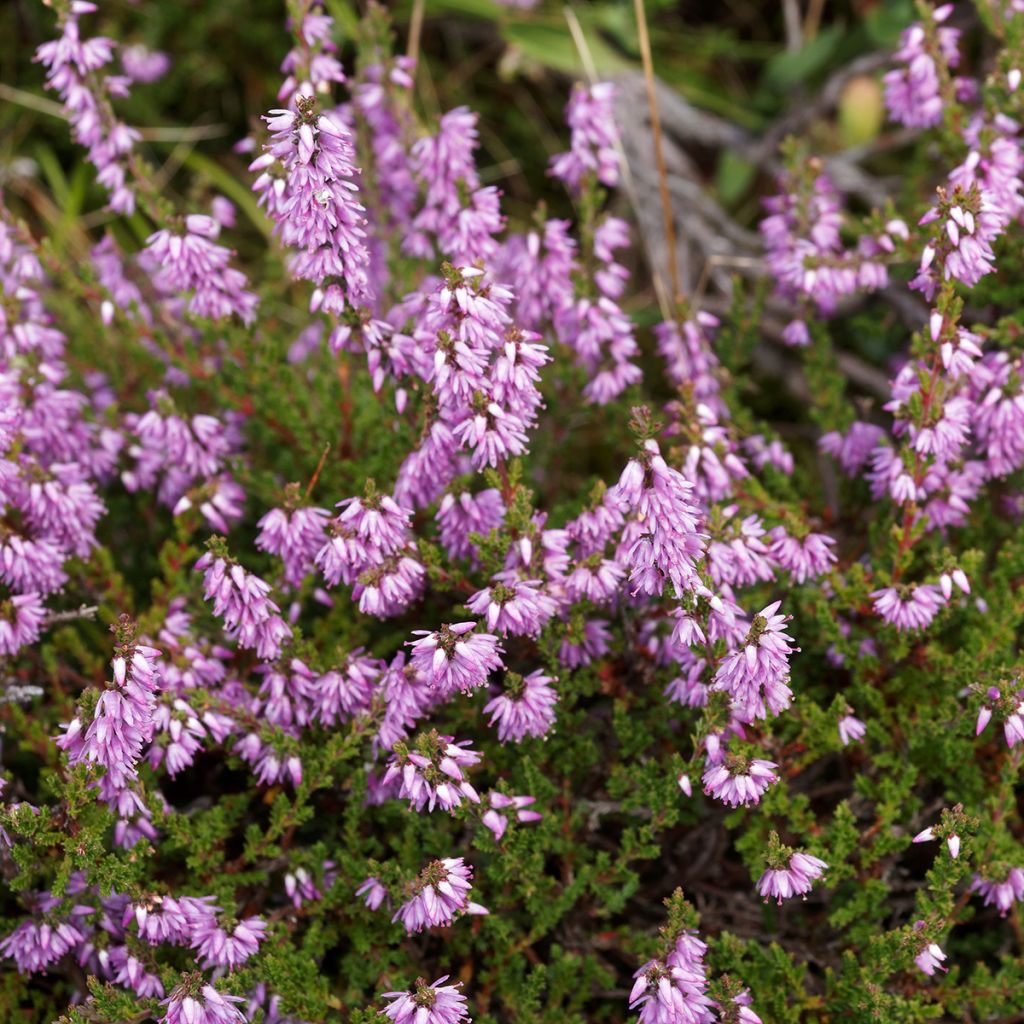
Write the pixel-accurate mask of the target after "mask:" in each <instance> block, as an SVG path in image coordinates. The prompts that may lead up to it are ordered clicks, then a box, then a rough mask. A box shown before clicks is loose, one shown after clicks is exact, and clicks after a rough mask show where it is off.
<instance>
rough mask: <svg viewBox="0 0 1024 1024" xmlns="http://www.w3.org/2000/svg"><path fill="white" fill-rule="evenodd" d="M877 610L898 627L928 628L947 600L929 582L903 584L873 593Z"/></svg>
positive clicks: (902, 628) (901, 628) (887, 620)
mask: <svg viewBox="0 0 1024 1024" xmlns="http://www.w3.org/2000/svg"><path fill="white" fill-rule="evenodd" d="M871 596H872V597H873V598H874V605H875V611H876V612H877V613H878V614H879V615H881V616H882V618H883V619H885V621H886V622H888V623H889V624H890V625H893V626H895V627H896V628H897V629H900V630H904V629H926V628H927V627H928V626H929V625H931V621H932V619H934V618H935V616H936V614H938V611H939V609H940V608H941V607H942V606H943V604H944V603H945V601H944V599H943V597H942V592H941V591H940V590H939V588H938V587H935V586H932V585H931V584H930V583H923V584H914V583H911V584H905V585H904V584H901V585H900V586H896V587H885V588H883V589H881V590H874V591H872V593H871Z"/></svg>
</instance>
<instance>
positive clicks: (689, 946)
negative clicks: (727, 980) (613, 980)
mask: <svg viewBox="0 0 1024 1024" xmlns="http://www.w3.org/2000/svg"><path fill="white" fill-rule="evenodd" d="M706 949H707V946H706V945H705V944H704V943H703V942H702V941H701V940H700V939H699V938H697V936H696V935H695V934H694V933H692V932H683V933H682V934H681V935H680V936H679V937H678V939H676V944H675V947H674V948H673V950H672V951H671V952H670V953H669V954H668V956H667V957H665V959H664V960H648V961H647V963H645V964H644V965H643V967H641V968H640V969H639V970H638V971H637V972H636V973H635V974H634V975H633V977H634V978H635V979H636V981H635V982H634V984H633V988H632V990H631V992H630V994H629V1007H630V1009H631V1010H638V1011H639V1012H638V1018H637V1019H638V1021H639V1024H712V1022H713V1021H714V1020H715V1019H716V1017H715V1014H714V1006H715V1004H714V1001H713V1000H712V999H711V998H710V997H709V996H708V994H707V986H708V979H707V968H706V966H705V964H704V953H705V951H706Z"/></svg>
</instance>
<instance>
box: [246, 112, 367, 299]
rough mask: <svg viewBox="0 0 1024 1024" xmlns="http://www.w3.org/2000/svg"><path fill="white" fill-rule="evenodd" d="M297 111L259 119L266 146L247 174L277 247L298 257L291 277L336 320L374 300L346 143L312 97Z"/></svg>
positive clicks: (345, 133)
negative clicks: (312, 287) (305, 284)
mask: <svg viewBox="0 0 1024 1024" xmlns="http://www.w3.org/2000/svg"><path fill="white" fill-rule="evenodd" d="M296 108H297V109H296V110H294V111H293V110H272V111H271V112H270V114H269V115H267V116H265V117H264V120H265V121H266V122H267V127H268V128H269V129H270V132H271V140H270V143H269V144H268V145H267V146H265V147H264V149H265V152H264V154H263V155H262V156H260V157H257V158H256V160H255V161H253V163H252V165H251V166H250V168H249V169H250V170H252V171H258V172H260V174H259V177H258V178H257V179H256V181H255V182H254V183H253V190H254V191H256V192H257V193H259V194H260V203H261V204H262V205H263V206H265V207H266V209H267V212H268V213H269V214H270V216H271V217H272V218H273V219H274V220H275V221H276V222H277V226H276V228H275V230H276V232H277V233H278V234H279V235H280V237H281V240H282V241H283V242H284V244H285V245H287V246H290V247H292V248H294V249H296V250H298V251H297V252H296V253H295V254H294V255H293V257H292V259H291V261H290V269H291V271H292V273H293V274H294V275H295V276H296V277H300V278H305V279H307V280H309V281H312V282H313V283H314V284H316V285H317V290H316V292H315V293H314V295H313V306H314V307H315V308H321V307H322V308H323V309H324V310H326V311H327V312H329V313H334V314H335V315H341V314H342V313H344V312H345V309H346V308H347V307H360V306H363V305H366V304H367V303H368V302H369V301H370V300H371V298H372V295H371V292H370V284H369V278H368V274H367V268H368V265H369V254H368V252H367V249H366V231H365V224H366V218H365V216H364V213H365V211H364V209H363V207H362V205H361V204H360V203H359V201H358V200H357V198H356V197H357V195H358V187H357V186H356V184H355V176H356V168H355V149H354V146H353V141H352V135H351V132H350V131H349V129H348V128H347V127H346V126H345V125H343V124H342V123H341V122H340V121H338V120H336V119H334V118H332V117H331V116H329V115H327V114H319V113H317V103H316V100H315V99H314V98H313V97H312V96H309V95H305V94H302V95H299V96H297V97H296Z"/></svg>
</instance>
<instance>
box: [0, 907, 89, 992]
mask: <svg viewBox="0 0 1024 1024" xmlns="http://www.w3.org/2000/svg"><path fill="white" fill-rule="evenodd" d="M33 902H34V909H35V910H36V911H37V912H38V913H39V914H40V915H45V920H42V921H40V920H35V919H31V920H25V921H22V922H21V923H20V924H19V925H18V926H17V927H16V928H15V929H14V931H12V932H11V933H10V934H9V935H7V936H6V937H5V938H4V939H3V940H0V956H3V957H10V958H12V959H13V960H14V962H15V964H16V965H17V967H18V971H19V972H20V973H21V974H36V973H38V972H40V971H45V970H46V968H47V967H48V966H49V965H50V964H53V963H56V961H58V960H59V959H60V958H61V957H62V956H64V954H65V953H68V952H75V951H77V950H78V949H79V948H80V947H81V944H82V943H84V942H85V936H86V929H85V928H84V922H81V921H76V918H80V917H82V916H83V915H85V914H90V913H92V910H93V908H92V907H87V906H76V907H75V908H73V910H72V913H71V915H70V916H69V917H66V918H53V917H51V914H52V911H53V910H54V909H55V908H56V907H57V906H58V905H59V904H60V900H58V899H56V898H55V897H53V896H51V895H50V894H49V893H46V892H44V893H39V894H38V895H36V896H35V897H34V900H33Z"/></svg>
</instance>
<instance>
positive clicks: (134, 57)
mask: <svg viewBox="0 0 1024 1024" xmlns="http://www.w3.org/2000/svg"><path fill="white" fill-rule="evenodd" d="M120 57H121V67H123V68H124V73H125V74H126V75H127V76H128V77H129V78H130V79H131V80H132V81H133V82H141V83H143V84H147V85H148V84H149V83H150V82H155V81H156V80H157V79H158V78H163V76H164V75H166V74H167V72H168V71H169V70H170V67H171V58H170V57H168V56H167V54H166V53H162V52H161V51H160V50H148V49H146V47H145V46H143V45H142V44H141V43H136V44H135V45H134V46H122V47H121V52H120Z"/></svg>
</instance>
